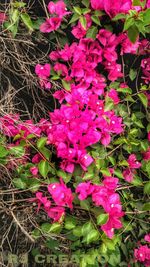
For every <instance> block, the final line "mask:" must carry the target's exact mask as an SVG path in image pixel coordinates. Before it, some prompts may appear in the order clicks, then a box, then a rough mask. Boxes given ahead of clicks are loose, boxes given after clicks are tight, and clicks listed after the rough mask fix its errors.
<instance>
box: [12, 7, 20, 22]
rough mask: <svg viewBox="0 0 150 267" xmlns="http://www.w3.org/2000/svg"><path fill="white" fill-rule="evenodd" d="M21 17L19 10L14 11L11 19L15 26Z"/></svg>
mask: <svg viewBox="0 0 150 267" xmlns="http://www.w3.org/2000/svg"><path fill="white" fill-rule="evenodd" d="M19 16H20V12H19V10H18V9H12V11H11V15H10V19H11V20H12V22H13V24H15V23H16V22H17V21H18V19H19Z"/></svg>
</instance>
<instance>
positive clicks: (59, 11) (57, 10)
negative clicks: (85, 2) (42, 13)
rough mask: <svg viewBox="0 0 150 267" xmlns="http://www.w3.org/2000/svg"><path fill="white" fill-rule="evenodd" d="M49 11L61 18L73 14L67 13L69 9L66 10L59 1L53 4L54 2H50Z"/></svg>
mask: <svg viewBox="0 0 150 267" xmlns="http://www.w3.org/2000/svg"><path fill="white" fill-rule="evenodd" d="M48 10H49V13H50V14H56V15H58V16H59V17H60V18H62V17H63V16H65V15H68V14H70V13H71V12H67V11H66V10H67V8H66V5H65V3H64V2H63V1H57V2H56V3H54V2H52V1H51V2H49V4H48Z"/></svg>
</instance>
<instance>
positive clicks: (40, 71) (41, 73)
mask: <svg viewBox="0 0 150 267" xmlns="http://www.w3.org/2000/svg"><path fill="white" fill-rule="evenodd" d="M50 70H51V66H50V64H45V65H41V64H37V65H36V67H35V73H36V74H37V76H38V77H40V78H45V77H49V76H50Z"/></svg>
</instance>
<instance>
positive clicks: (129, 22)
mask: <svg viewBox="0 0 150 267" xmlns="http://www.w3.org/2000/svg"><path fill="white" fill-rule="evenodd" d="M134 23H135V20H134V18H132V17H129V18H128V19H126V21H125V24H124V28H123V31H126V30H128V29H129V28H130V27H131V26H133V25H134Z"/></svg>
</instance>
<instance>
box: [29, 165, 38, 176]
mask: <svg viewBox="0 0 150 267" xmlns="http://www.w3.org/2000/svg"><path fill="white" fill-rule="evenodd" d="M30 172H31V173H32V175H33V176H37V174H38V168H37V167H31V168H30Z"/></svg>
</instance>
